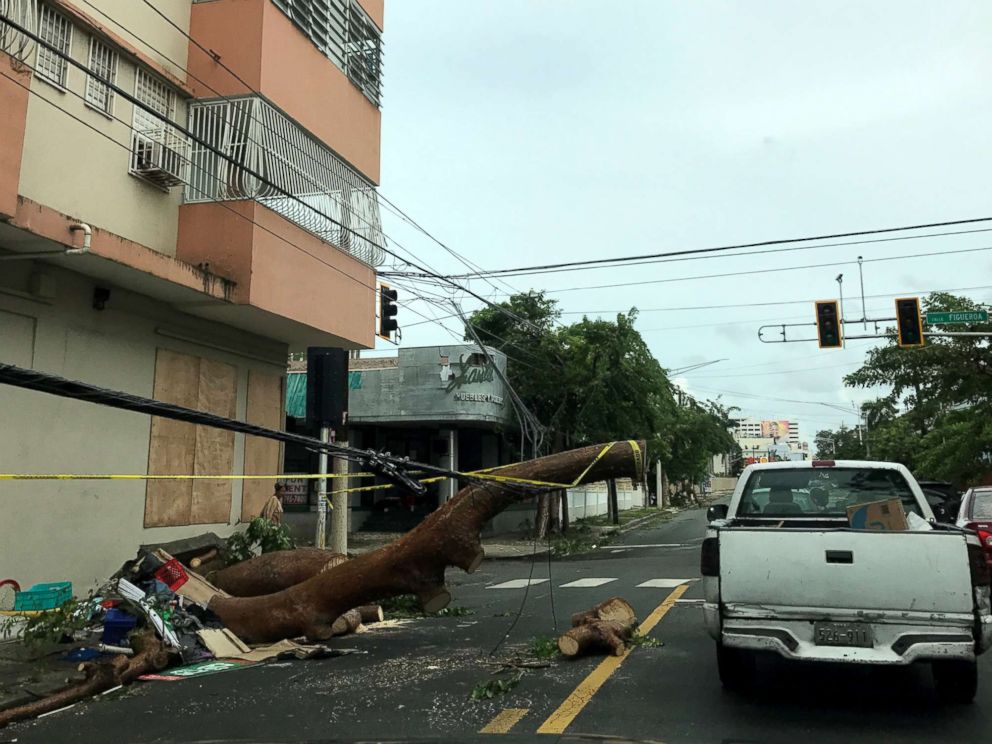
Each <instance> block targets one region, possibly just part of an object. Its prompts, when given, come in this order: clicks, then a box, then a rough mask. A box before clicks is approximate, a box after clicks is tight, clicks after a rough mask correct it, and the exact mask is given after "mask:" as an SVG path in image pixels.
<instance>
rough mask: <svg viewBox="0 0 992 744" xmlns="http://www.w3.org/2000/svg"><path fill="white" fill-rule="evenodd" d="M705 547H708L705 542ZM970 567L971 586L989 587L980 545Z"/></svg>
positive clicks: (972, 553) (971, 549) (970, 554)
mask: <svg viewBox="0 0 992 744" xmlns="http://www.w3.org/2000/svg"><path fill="white" fill-rule="evenodd" d="M703 545H704V546H705V545H706V543H705V541H704V542H703ZM968 565H969V566H971V585H972V586H988V583H989V564H988V561H986V560H985V551H984V550H983V549H982V547H981V546H980V545H972V544H971V543H968ZM704 575H705V574H704Z"/></svg>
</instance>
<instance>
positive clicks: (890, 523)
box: [847, 499, 909, 532]
mask: <svg viewBox="0 0 992 744" xmlns="http://www.w3.org/2000/svg"><path fill="white" fill-rule="evenodd" d="M847 521H848V524H850V525H851V527H853V528H854V529H856V530H883V531H886V532H898V531H900V530H907V529H909V525H908V524H907V523H906V511H905V510H904V509H903V508H902V501H900V500H899V499H886V500H884V501H869V502H868V503H867V504H857V505H855V506H849V507H847Z"/></svg>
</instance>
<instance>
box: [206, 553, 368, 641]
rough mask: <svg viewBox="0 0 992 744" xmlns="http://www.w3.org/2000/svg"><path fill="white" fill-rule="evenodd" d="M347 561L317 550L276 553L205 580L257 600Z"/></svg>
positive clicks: (336, 554) (225, 570) (225, 569)
mask: <svg viewBox="0 0 992 744" xmlns="http://www.w3.org/2000/svg"><path fill="white" fill-rule="evenodd" d="M347 560H348V556H346V555H342V554H341V553H330V552H328V551H326V550H321V549H320V548H297V549H296V550H278V551H276V552H274V553H263V554H262V555H259V556H256V557H255V558H249V559H248V560H247V561H242V562H241V563H235V564H234V565H233V566H228V567H227V568H223V569H221V570H220V571H217V572H216V573H213V574H210V575H208V576H207V577H206V578H207V580H208V581H209V582H210V583H211V584H213V585H214V586H216V587H217V588H218V589H223V590H224V591H225V592H227V593H228V594H230V595H232V596H234V597H258V596H261V595H263V594H274V593H275V592H281V591H282V590H283V589H288V588H289V587H291V586H295V585H296V584H299V583H302V582H304V581H306V580H307V579H311V578H313V577H314V576H316V575H318V574H319V573H320V572H321V571H326V570H327V569H329V568H333V567H334V566H337V565H340V564H342V563H344V562H345V561H347ZM276 640H279V639H276Z"/></svg>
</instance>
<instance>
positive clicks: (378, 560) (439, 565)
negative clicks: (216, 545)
mask: <svg viewBox="0 0 992 744" xmlns="http://www.w3.org/2000/svg"><path fill="white" fill-rule="evenodd" d="M633 444H634V446H631V445H632V443H630V442H614V443H613V444H612V445H602V444H601V445H594V446H592V447H584V448H582V449H577V450H572V451H570V452H561V453H558V454H555V455H549V456H548V457H542V458H540V459H537V460H530V461H527V462H521V463H515V464H513V465H507V466H505V467H502V468H500V469H499V471H498V472H499V474H500V475H502V476H510V477H514V478H521V479H532V480H540V481H545V482H556V483H571V482H573V481H576V479H578V483H577V485H578V484H581V483H594V482H597V481H602V480H606V479H609V478H634V479H638V480H639V479H640V477H641V472H640V470H641V465H642V462H643V459H642V457H641V452H643V451H644V443H643V442H637V443H633ZM607 446H608V447H609V448H608V449H607V450H606V452H605V453H603V450H604V447H607ZM635 447H639V448H640V449H637V450H635ZM601 453H603V454H601ZM532 495H533V491H529V490H524V489H521V488H517V487H514V486H513V485H512V484H502V483H495V482H494V483H491V484H490V483H484V484H474V483H473V484H470V485H468V486H466V487H465V488H463V489H461V490H460V491H459V492H458V494H457V495H456V496H455V497H454V498H453V499H451V500H450V501H448V502H447V503H446V504H444V505H443V506H441V507H440V508H439V509H437V510H436V511H434V512H433V513H431V514H430V515H429V516H428V517H427V518H426V519H425V520H424V521H423V522H421V523H420V524H419V525H417V526H416V527H415V528H414V529H412V530H410V531H409V532H408V533H406V534H405V535H404V536H403V537H401V538H400V539H399V540H396V541H395V542H393V543H391V544H389V545H386V546H385V547H383V548H380V549H378V550H375V551H373V552H371V553H366V554H365V555H361V556H359V557H357V558H353V559H351V560H348V561H345V562H343V563H339V564H338V565H335V566H333V567H331V568H328V569H326V570H322V571H321V572H320V573H318V574H317V575H316V576H312V577H311V578H309V579H307V580H305V581H303V582H301V583H298V584H296V585H294V586H290V587H289V588H286V589H283V590H282V591H279V592H276V593H273V594H266V595H262V596H254V597H237V596H217V597H214V599H212V600H211V602H210V605H209V609H210V610H211V611H213V612H214V613H215V614H216V615H217V616H218V618H219V619H220V621H221V622H222V623H224V625H225V626H226V627H227V628H229V629H230V630H231V632H233V633H234V634H235V635H237V636H238V637H239V638H241V639H242V640H244V641H245V642H247V643H265V642H271V641H278V640H280V639H283V638H296V637H298V636H301V635H302V636H306V637H307V638H311V639H321V638H327V637H329V635H330V634H331V631H332V625H333V623H334V621H335V620H337V619H338V618H339V617H341V615H343V614H344V613H345V612H347V611H348V610H350V609H352V608H354V607H361V606H362V605H363V604H365V603H367V602H369V601H372V600H375V599H379V598H385V597H395V596H398V595H401V594H416V595H417V596H418V597H419V598H420V600H421V602H422V603H423V605H424V608H425V609H426V610H427V611H429V612H436V611H437V610H439V609H441V608H443V607H444V606H445V605H446V604H447V603H448V602H449V601H450V599H451V595H450V593H449V592H448V590H447V588H446V587H445V586H444V572H445V569H446V568H447V567H448V566H456V567H458V568H461V569H462V570H465V571H469V570H475V569H476V568H478V565H479V563H480V562H481V559H482V555H483V551H482V543H481V540H480V533H481V531H482V527H483V526H484V525H485V523H486V522H488V521H489V520H490V519H492V518H493V516H495V515H496V514H499V513H500V512H501V511H503V510H504V509H505V508H506V507H508V506H509V505H510V504H512V503H514V502H517V501H522V500H524V499H527V498H530V497H531V496H532ZM294 552H297V551H291V552H290V553H289V554H290V555H292V553H294ZM271 555H273V556H276V555H279V554H278V553H272V554H271ZM256 560H257V559H256ZM235 568H236V566H235ZM218 575H219V574H218Z"/></svg>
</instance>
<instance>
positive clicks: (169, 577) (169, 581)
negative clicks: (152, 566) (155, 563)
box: [155, 558, 189, 592]
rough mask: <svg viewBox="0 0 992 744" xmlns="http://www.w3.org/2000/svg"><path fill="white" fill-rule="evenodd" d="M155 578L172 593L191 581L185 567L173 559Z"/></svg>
mask: <svg viewBox="0 0 992 744" xmlns="http://www.w3.org/2000/svg"><path fill="white" fill-rule="evenodd" d="M155 578H156V579H158V580H159V581H161V582H162V583H163V584H165V585H166V586H167V587H169V590H170V591H173V592H174V591H176V589H178V588H179V587H181V586H182V585H183V584H185V583H186V582H187V581H189V574H187V573H186V569H184V568H183V565H182V564H181V563H180V562H179V561H178V560H176V559H175V558H173V559H172V560H171V561H167V562H165V563H164V564H162V566H161V567H160V568H159V569H158V571H156V572H155Z"/></svg>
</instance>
